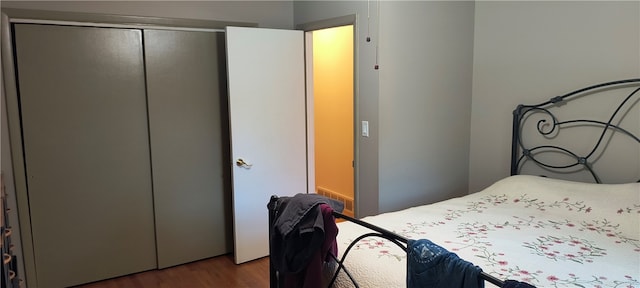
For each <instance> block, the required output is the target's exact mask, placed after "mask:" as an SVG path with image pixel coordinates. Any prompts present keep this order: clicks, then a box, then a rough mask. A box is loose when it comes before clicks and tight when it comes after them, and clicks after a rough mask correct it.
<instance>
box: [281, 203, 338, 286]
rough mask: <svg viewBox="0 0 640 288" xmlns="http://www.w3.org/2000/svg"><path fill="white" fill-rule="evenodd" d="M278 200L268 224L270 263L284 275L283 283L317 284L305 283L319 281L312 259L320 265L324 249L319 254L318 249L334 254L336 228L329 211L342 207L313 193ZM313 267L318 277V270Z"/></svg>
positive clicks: (335, 252)
mask: <svg viewBox="0 0 640 288" xmlns="http://www.w3.org/2000/svg"><path fill="white" fill-rule="evenodd" d="M279 201H280V202H279V204H278V207H277V210H278V215H277V216H276V219H275V221H274V224H273V226H272V227H270V229H271V239H270V241H271V245H270V246H271V247H270V248H271V251H270V257H271V263H272V264H273V265H274V267H275V268H276V270H277V271H278V272H279V273H280V275H283V276H285V279H286V280H285V284H286V283H292V281H293V283H297V284H295V285H293V286H294V287H317V286H309V285H307V282H308V283H310V284H313V283H314V282H315V283H316V284H317V285H320V283H321V281H316V280H315V279H313V278H315V275H316V274H315V272H316V271H311V270H316V266H314V265H315V262H317V261H319V262H320V264H321V263H322V261H324V259H325V258H326V251H324V252H325V253H324V255H322V254H321V253H322V251H321V250H324V249H326V250H329V251H330V252H333V253H334V254H337V249H336V248H335V237H336V235H337V231H338V228H337V226H336V225H335V220H334V219H333V215H332V214H331V212H332V211H333V210H336V211H338V212H342V209H343V207H344V206H343V204H342V203H341V202H338V201H335V200H332V199H329V198H326V197H324V196H321V195H317V194H297V195H295V196H294V197H281V198H280V199H279ZM327 241H329V242H327ZM325 247H327V248H325ZM310 263H312V264H313V265H311V266H310ZM308 268H309V269H308ZM317 270H318V271H317V272H318V274H317V275H318V280H319V279H320V278H319V277H320V276H321V274H320V273H322V271H321V270H320V269H317ZM310 273H311V274H310ZM305 279H306V280H305ZM312 279H313V280H312ZM307 280H308V281H307ZM300 281H302V282H303V283H300Z"/></svg>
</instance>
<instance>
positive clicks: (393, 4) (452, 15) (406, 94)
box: [294, 1, 474, 216]
mask: <svg viewBox="0 0 640 288" xmlns="http://www.w3.org/2000/svg"><path fill="white" fill-rule="evenodd" d="M367 4H369V5H367ZM473 9H474V4H473V2H436V1H406V2H405V1H384V2H381V5H380V10H379V12H378V2H376V1H371V2H366V1H339V2H330V1H329V2H328V1H296V2H295V3H294V15H295V17H294V22H295V24H296V25H297V24H301V23H306V22H313V21H318V20H322V19H327V18H333V17H340V16H344V15H351V14H356V15H357V17H356V18H357V20H356V22H357V23H356V29H357V33H356V35H357V36H356V37H357V38H358V39H357V43H356V51H357V52H356V53H357V60H356V62H357V70H358V72H357V73H358V79H357V81H356V85H357V90H358V95H357V108H356V109H357V116H356V118H357V121H358V122H359V121H361V120H367V121H369V125H370V126H369V127H370V130H371V133H370V137H369V138H362V137H360V138H359V140H358V145H359V147H358V148H359V151H358V158H359V165H358V166H357V167H358V169H359V174H358V180H357V181H358V182H357V185H358V193H359V194H358V198H357V201H358V205H359V209H360V210H359V211H358V212H359V213H358V216H366V215H371V214H376V213H378V212H386V211H392V210H397V209H401V208H406V207H410V206H415V205H419V204H424V203H430V202H435V201H438V200H442V199H446V198H450V197H453V196H459V195H462V194H465V193H466V192H467V185H468V184H467V179H468V170H467V169H468V168H467V167H468V164H469V162H468V154H469V130H470V126H469V121H470V118H469V117H470V114H471V110H470V109H471V75H472V74H471V72H472V64H473V60H472V56H473V17H474V15H473ZM378 15H379V17H378ZM378 19H380V24H379V26H378ZM378 27H379V33H378ZM367 35H369V36H371V40H372V41H371V42H366V36H367ZM376 44H379V45H378V47H379V50H378V54H377V55H378V63H379V65H380V69H379V70H374V69H373V66H374V65H375V63H376Z"/></svg>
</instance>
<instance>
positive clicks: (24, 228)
mask: <svg viewBox="0 0 640 288" xmlns="http://www.w3.org/2000/svg"><path fill="white" fill-rule="evenodd" d="M0 17H1V19H0V25H1V28H0V37H1V39H2V41H1V42H2V43H1V45H0V53H2V67H1V69H2V79H1V81H2V82H3V85H2V86H3V88H4V90H3V91H2V97H4V98H5V100H6V102H5V103H6V107H2V108H1V109H5V112H6V119H4V118H3V119H2V120H1V121H2V122H4V121H7V126H8V130H9V131H8V133H9V141H8V142H9V145H10V147H2V149H9V150H10V155H11V167H3V170H10V171H7V172H6V174H5V176H6V178H5V181H6V182H7V183H9V182H11V181H13V184H14V185H13V186H14V189H15V190H14V191H10V190H7V194H9V195H12V193H15V194H14V195H13V196H14V197H15V198H14V199H15V201H16V205H17V215H18V225H17V227H14V232H19V233H14V237H15V239H17V240H19V243H20V246H17V248H22V249H18V251H17V252H16V253H15V254H17V255H19V256H21V259H22V261H19V264H18V265H19V268H18V273H19V275H22V276H21V277H22V279H24V281H25V285H28V286H33V287H38V282H37V278H36V273H37V271H36V266H35V253H34V243H33V235H32V231H31V218H30V213H29V194H28V187H27V179H26V167H25V158H24V149H23V143H22V137H23V136H22V127H21V124H20V123H21V119H20V111H19V96H18V89H17V87H18V85H17V79H16V69H15V62H14V56H15V55H14V51H13V45H14V43H13V40H12V39H13V33H12V29H11V24H13V23H32V24H56V25H70V26H93V27H109V28H125V29H141V30H144V29H164V30H187V31H212V30H215V31H224V29H225V27H227V26H243V27H257V26H258V24H257V23H247V22H232V21H214V20H196V19H174V18H162V17H145V16H126V15H108V14H97V13H81V12H58V11H42V10H29V9H11V8H3V9H2V10H1V13H0ZM3 125H4V123H3ZM3 143H4V141H3ZM8 178H12V179H8ZM7 188H8V189H10V188H11V185H7ZM16 228H17V229H16ZM16 242H18V241H16ZM22 272H24V273H22Z"/></svg>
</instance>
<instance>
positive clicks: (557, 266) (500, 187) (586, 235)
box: [337, 175, 640, 287]
mask: <svg viewBox="0 0 640 288" xmlns="http://www.w3.org/2000/svg"><path fill="white" fill-rule="evenodd" d="M362 220H363V221H366V222H369V223H371V224H374V225H377V226H379V227H383V228H385V229H387V230H390V231H393V232H395V233H397V234H399V235H402V236H405V237H407V238H411V239H422V238H426V239H430V240H431V241H433V242H434V243H437V244H438V245H440V246H442V247H444V248H446V249H448V250H449V251H452V252H454V253H456V254H458V256H460V257H461V258H463V259H465V260H466V261H469V262H472V263H473V264H475V265H477V266H479V267H481V268H482V270H483V271H484V272H486V273H489V274H491V275H493V276H496V277H498V278H500V279H513V280H518V281H524V282H527V283H530V284H532V285H535V286H537V287H640V183H632V184H617V185H605V184H586V183H577V182H570V181H563V180H554V179H549V178H542V177H536V176H524V175H521V176H511V177H508V178H505V179H503V180H500V181H498V182H496V183H495V184H493V185H492V186H490V187H488V188H487V189H485V190H483V191H481V192H478V193H474V194H471V195H468V196H466V197H461V198H455V199H451V200H447V201H444V202H440V203H436V204H431V205H425V206H419V207H414V208H409V209H406V210H403V211H398V212H392V213H385V214H381V215H377V216H371V217H366V218H364V219H362ZM338 227H339V234H338V239H337V241H338V248H339V249H340V252H341V253H343V252H344V249H346V247H347V246H348V244H349V243H350V242H351V241H352V240H353V239H355V238H356V237H358V236H359V235H361V234H363V233H366V232H371V231H370V230H368V229H366V228H363V227H361V226H359V225H357V224H354V223H349V222H342V223H339V224H338ZM345 263H346V266H347V267H348V269H349V272H351V274H353V275H354V277H355V278H356V279H357V281H358V282H359V284H360V286H361V287H404V286H405V281H406V280H405V277H406V272H405V269H406V255H405V253H404V252H403V251H402V250H401V249H400V248H398V247H397V246H396V245H395V244H393V243H391V242H389V241H387V240H384V239H382V238H377V237H375V238H366V239H364V240H361V241H360V242H358V244H357V245H356V246H354V248H353V249H352V251H351V252H349V255H348V257H347V260H346V262H345ZM347 281H348V280H346V277H345V275H344V273H342V274H341V275H340V277H339V281H338V285H337V286H338V287H352V285H351V284H350V283H348V282H347ZM487 286H488V287H491V286H492V284H490V283H487Z"/></svg>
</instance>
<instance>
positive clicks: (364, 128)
mask: <svg viewBox="0 0 640 288" xmlns="http://www.w3.org/2000/svg"><path fill="white" fill-rule="evenodd" d="M361 130H362V137H369V121H362V129H361Z"/></svg>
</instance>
